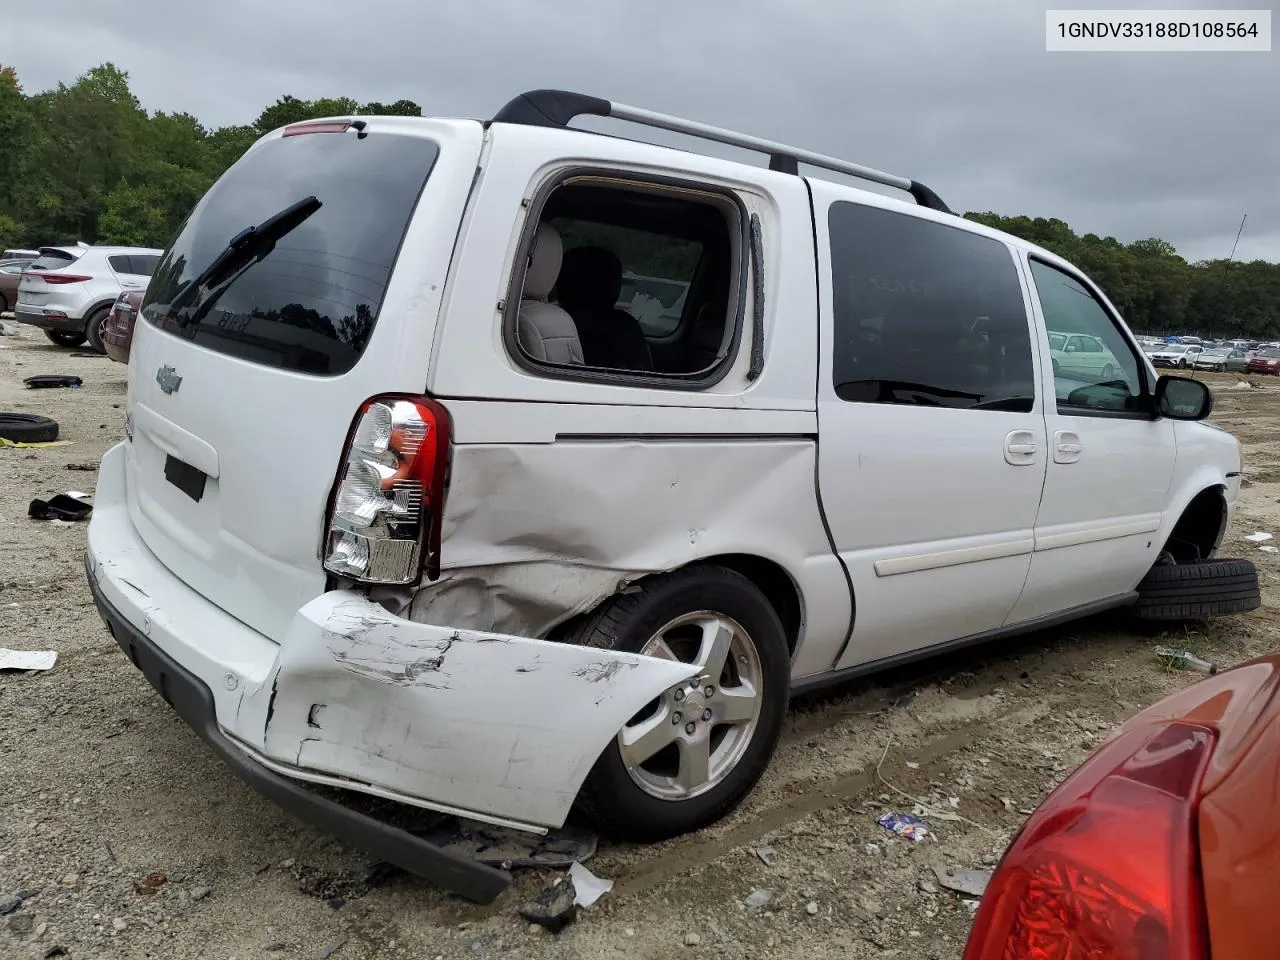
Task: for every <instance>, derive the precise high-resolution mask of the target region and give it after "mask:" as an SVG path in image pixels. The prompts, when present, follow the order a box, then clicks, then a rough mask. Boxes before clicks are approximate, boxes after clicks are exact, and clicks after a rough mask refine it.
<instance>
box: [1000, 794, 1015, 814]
mask: <svg viewBox="0 0 1280 960" xmlns="http://www.w3.org/2000/svg"><path fill="white" fill-rule="evenodd" d="M1000 803H1001V804H1002V805H1003V806H1004V808H1005V809H1006V810H1008V811H1009V812H1010V813H1012V812H1013V801H1012V800H1010V799H1009V798H1008V797H1001V798H1000Z"/></svg>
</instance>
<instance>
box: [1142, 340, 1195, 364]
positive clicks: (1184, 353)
mask: <svg viewBox="0 0 1280 960" xmlns="http://www.w3.org/2000/svg"><path fill="white" fill-rule="evenodd" d="M1202 353H1204V347H1202V346H1200V345H1198V344H1194V343H1166V344H1165V345H1164V346H1163V347H1161V348H1160V349H1159V350H1155V351H1153V352H1151V353H1149V354H1147V356H1148V357H1149V358H1150V360H1151V363H1152V365H1153V366H1157V367H1189V366H1191V365H1192V364H1193V363H1195V362H1196V358H1197V357H1198V356H1200V354H1202Z"/></svg>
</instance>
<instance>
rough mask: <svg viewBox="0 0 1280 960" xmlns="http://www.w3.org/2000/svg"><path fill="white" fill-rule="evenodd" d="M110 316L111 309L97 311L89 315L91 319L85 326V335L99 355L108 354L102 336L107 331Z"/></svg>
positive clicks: (105, 308) (104, 308)
mask: <svg viewBox="0 0 1280 960" xmlns="http://www.w3.org/2000/svg"><path fill="white" fill-rule="evenodd" d="M110 315H111V309H110V308H109V307H103V308H102V309H100V310H95V311H94V312H93V313H91V314H90V315H89V319H88V320H87V321H86V322H85V325H84V332H85V335H86V336H87V337H88V338H89V346H91V347H93V349H95V350H97V351H98V352H99V353H106V352H107V348H106V347H105V346H103V344H102V335H103V333H104V332H105V331H106V329H107V317H109V316H110Z"/></svg>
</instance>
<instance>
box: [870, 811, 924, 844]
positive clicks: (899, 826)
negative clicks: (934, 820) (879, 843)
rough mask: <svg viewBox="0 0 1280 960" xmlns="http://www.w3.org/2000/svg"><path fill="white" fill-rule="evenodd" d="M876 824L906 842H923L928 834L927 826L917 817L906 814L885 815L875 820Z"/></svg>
mask: <svg viewBox="0 0 1280 960" xmlns="http://www.w3.org/2000/svg"><path fill="white" fill-rule="evenodd" d="M876 823H878V824H880V826H882V827H884V828H885V829H886V830H888V831H889V832H890V833H896V834H897V835H898V836H900V837H906V838H907V839H908V840H916V841H919V840H923V839H924V838H925V837H926V836H928V834H929V825H928V824H927V823H925V822H924V821H923V820H921V819H920V818H919V817H913V816H911V814H908V813H886V814H885V815H884V816H882V817H880V818H879V819H878V820H876Z"/></svg>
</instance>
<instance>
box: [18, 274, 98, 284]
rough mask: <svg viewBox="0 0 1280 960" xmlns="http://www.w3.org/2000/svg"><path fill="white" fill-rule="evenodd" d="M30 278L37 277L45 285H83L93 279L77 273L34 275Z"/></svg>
mask: <svg viewBox="0 0 1280 960" xmlns="http://www.w3.org/2000/svg"><path fill="white" fill-rule="evenodd" d="M32 276H36V277H39V278H40V279H42V280H43V281H44V282H45V283H52V284H55V285H57V284H63V283H84V282H85V281H86V280H92V279H93V277H86V276H83V275H82V274H79V273H36V274H32Z"/></svg>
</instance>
